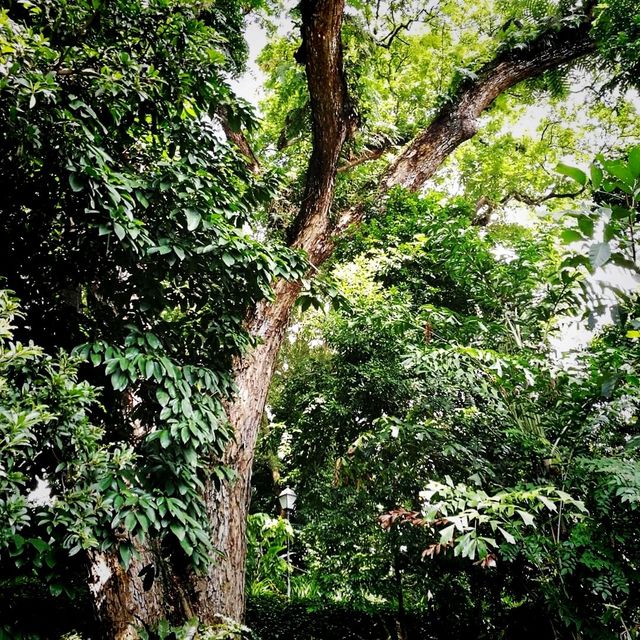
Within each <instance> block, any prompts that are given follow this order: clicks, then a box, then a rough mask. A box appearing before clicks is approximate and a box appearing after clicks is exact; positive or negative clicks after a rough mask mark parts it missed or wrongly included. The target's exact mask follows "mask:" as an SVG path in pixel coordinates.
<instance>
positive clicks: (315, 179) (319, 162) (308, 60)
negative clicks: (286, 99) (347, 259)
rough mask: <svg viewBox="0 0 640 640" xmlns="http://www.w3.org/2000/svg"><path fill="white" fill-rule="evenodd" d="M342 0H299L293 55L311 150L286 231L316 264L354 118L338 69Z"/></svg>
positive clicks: (322, 249) (324, 241) (323, 248)
mask: <svg viewBox="0 0 640 640" xmlns="http://www.w3.org/2000/svg"><path fill="white" fill-rule="evenodd" d="M343 11H344V0H303V2H302V3H301V4H300V12H301V14H302V46H301V48H300V51H299V52H298V55H297V59H298V61H301V62H303V63H304V64H305V66H306V73H307V84H308V86H309V101H310V105H311V113H312V131H313V151H312V153H311V158H310V159H309V167H308V169H307V181H306V187H305V192H304V196H303V199H302V204H301V206H300V211H299V213H298V216H297V217H296V219H295V221H294V223H293V226H292V228H291V230H290V232H289V241H290V243H291V245H292V246H294V247H296V248H299V249H303V250H305V251H306V252H307V254H308V256H309V260H310V262H311V264H313V265H317V264H320V263H321V262H322V261H323V260H324V259H325V258H326V257H327V255H328V252H330V251H331V248H330V245H329V244H328V241H330V227H331V221H330V217H329V210H330V208H331V203H332V201H333V194H334V189H335V178H336V173H337V168H338V159H339V157H340V152H341V151H342V147H343V145H344V143H345V141H346V140H347V139H348V138H349V136H351V135H352V133H353V131H354V130H355V128H356V126H357V123H358V119H357V116H356V114H355V110H354V109H353V105H352V103H351V101H350V100H349V94H348V91H347V84H346V81H345V78H344V73H343V62H342V41H341V37H340V30H341V27H342V18H343Z"/></svg>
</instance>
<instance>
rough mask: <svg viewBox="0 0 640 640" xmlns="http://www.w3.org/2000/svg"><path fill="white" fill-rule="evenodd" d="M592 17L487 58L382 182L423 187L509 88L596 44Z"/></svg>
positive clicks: (589, 50)
mask: <svg viewBox="0 0 640 640" xmlns="http://www.w3.org/2000/svg"><path fill="white" fill-rule="evenodd" d="M590 29H591V24H590V22H586V21H585V22H584V23H583V24H581V25H579V26H568V27H564V28H562V29H560V30H558V31H557V32H554V33H545V34H542V35H541V36H539V37H538V38H537V39H536V40H534V41H533V42H531V43H530V44H529V46H528V47H527V48H526V49H524V50H518V51H507V52H504V53H501V54H499V55H498V56H497V57H496V58H495V59H494V60H492V61H491V62H489V63H487V64H486V65H485V66H484V67H483V68H482V69H481V70H480V71H479V73H478V76H477V78H476V79H475V80H473V81H472V82H470V83H469V84H467V85H466V86H464V87H463V88H462V89H461V90H460V91H459V92H458V94H457V96H455V97H454V98H453V99H452V101H451V102H450V104H448V105H447V106H446V107H445V108H444V109H442V111H440V113H439V114H438V115H437V116H436V118H435V119H434V120H433V122H432V123H431V125H429V127H427V129H426V130H425V131H424V132H423V133H422V134H420V135H419V136H418V137H417V138H416V139H415V140H414V141H413V142H412V143H411V144H410V145H409V147H407V149H405V151H404V152H403V153H402V154H401V155H400V156H399V157H398V158H397V159H396V161H395V162H394V163H393V164H392V165H391V167H390V168H389V170H388V171H387V173H386V174H385V176H384V177H383V180H382V183H381V185H380V187H381V190H382V191H383V192H384V191H387V190H388V189H390V188H391V187H394V186H402V187H405V188H407V189H410V190H413V191H415V190H417V189H420V188H421V187H422V186H423V185H424V183H425V182H426V181H427V180H428V179H429V178H430V177H431V176H432V175H433V174H434V173H435V172H436V170H437V169H438V168H439V167H440V165H441V164H442V162H444V160H445V159H446V158H447V157H448V156H449V155H450V154H451V153H452V152H453V151H454V150H455V149H456V148H457V147H458V146H459V145H460V144H462V143H463V142H465V141H466V140H469V139H470V138H471V137H473V136H474V135H475V134H476V132H477V131H478V119H479V117H480V115H481V114H482V113H483V111H485V110H486V109H487V108H488V107H489V106H491V104H492V103H493V102H494V100H495V99H496V98H497V97H498V96H499V95H500V94H501V93H503V92H504V91H506V90H507V89H510V88H511V87H513V86H515V85H516V84H518V83H519V82H522V81H523V80H527V79H528V78H535V77H537V76H539V75H541V74H542V73H544V72H545V71H547V70H549V69H555V68H557V67H560V66H562V65H564V64H567V63H570V62H572V61H574V60H576V59H577V58H580V57H582V56H584V55H586V54H588V53H591V52H593V51H594V49H595V43H594V42H593V40H592V38H591V37H590V35H589V31H590Z"/></svg>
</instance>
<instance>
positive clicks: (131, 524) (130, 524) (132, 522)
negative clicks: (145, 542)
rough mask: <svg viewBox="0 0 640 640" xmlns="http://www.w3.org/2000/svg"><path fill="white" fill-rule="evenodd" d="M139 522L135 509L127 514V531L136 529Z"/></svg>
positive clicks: (125, 521) (125, 522)
mask: <svg viewBox="0 0 640 640" xmlns="http://www.w3.org/2000/svg"><path fill="white" fill-rule="evenodd" d="M137 524H138V520H137V518H136V514H135V513H133V511H130V512H129V513H128V514H127V517H126V518H125V519H124V527H125V529H127V531H134V530H135V528H136V526H137Z"/></svg>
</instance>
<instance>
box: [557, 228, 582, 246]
mask: <svg viewBox="0 0 640 640" xmlns="http://www.w3.org/2000/svg"><path fill="white" fill-rule="evenodd" d="M560 237H561V238H562V242H564V243H565V244H571V243H572V242H579V241H580V240H584V237H583V236H582V235H581V234H580V233H578V232H577V231H576V230H575V229H565V230H564V231H563V232H562V233H561V234H560Z"/></svg>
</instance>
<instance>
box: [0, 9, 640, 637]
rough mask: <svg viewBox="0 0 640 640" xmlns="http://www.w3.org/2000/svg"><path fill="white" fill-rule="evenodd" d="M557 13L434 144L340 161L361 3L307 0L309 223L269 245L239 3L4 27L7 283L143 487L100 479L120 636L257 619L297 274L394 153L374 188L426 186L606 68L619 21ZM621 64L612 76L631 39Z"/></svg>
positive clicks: (100, 560)
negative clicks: (249, 534) (125, 449)
mask: <svg viewBox="0 0 640 640" xmlns="http://www.w3.org/2000/svg"><path fill="white" fill-rule="evenodd" d="M527 4H528V3H518V2H511V3H505V7H506V9H505V12H506V13H505V12H503V13H499V14H497V15H496V16H495V18H503V17H504V16H505V15H506V16H507V17H508V16H509V15H510V14H509V11H512V12H513V11H515V12H516V13H517V12H518V11H520V13H522V9H523V7H524V6H525V5H527ZM534 4H538V3H534ZM544 4H545V7H546V9H547V10H548V15H546V17H545V19H544V20H540V21H535V20H529V22H528V26H529V28H524V29H514V27H513V24H521V23H520V22H519V21H517V20H514V18H513V17H512V18H508V20H507V22H506V23H505V25H504V26H503V27H502V29H497V30H494V31H495V33H501V34H503V35H504V34H505V33H506V34H507V35H508V37H504V38H503V39H502V42H501V44H500V46H497V42H496V43H494V44H493V46H490V45H491V42H489V44H488V45H487V46H486V47H485V49H484V51H483V59H484V60H486V62H484V64H481V65H479V66H477V68H475V69H474V70H473V72H470V73H467V74H466V75H463V76H460V75H459V76H458V77H457V79H456V80H455V81H454V82H453V85H452V88H451V90H450V92H449V94H448V95H447V96H446V99H444V100H443V101H442V106H440V108H432V109H431V111H430V112H429V110H428V109H426V107H425V111H426V112H427V113H429V116H428V120H427V118H425V119H424V121H419V124H420V126H419V128H418V129H417V130H412V129H411V127H409V128H407V130H406V131H405V132H403V135H404V138H403V139H400V140H398V139H397V138H393V137H390V138H387V139H385V140H384V141H383V142H382V143H378V144H376V145H368V146H367V145H364V147H363V148H361V149H359V153H357V154H355V153H351V152H350V153H349V154H348V155H347V154H345V145H347V144H351V143H352V141H353V140H354V137H355V135H356V133H357V131H358V128H359V127H360V126H361V125H362V115H361V114H360V113H359V111H358V96H357V91H356V90H354V91H353V92H352V93H350V88H351V86H352V84H353V83H350V79H349V78H348V76H347V75H346V72H345V63H344V56H345V52H344V50H343V37H344V34H345V29H346V25H345V3H344V0H315V1H314V0H303V2H302V3H301V4H300V7H299V12H300V13H299V17H300V25H301V42H300V44H299V46H298V47H297V50H296V51H295V60H296V62H297V64H299V65H301V66H302V68H303V69H304V74H305V78H306V94H307V100H306V103H307V104H306V111H305V113H307V114H308V116H309V118H310V134H311V135H310V140H309V141H308V144H309V149H310V153H309V156H308V163H307V166H306V169H305V172H304V181H303V187H302V189H301V192H300V193H299V194H298V195H299V197H298V198H297V199H296V201H297V202H298V203H299V207H298V209H297V211H296V213H295V215H293V216H292V220H291V222H290V224H288V225H287V229H286V230H285V232H284V233H274V234H273V237H272V236H271V235H270V234H268V233H267V236H268V237H267V239H266V240H264V236H265V232H264V229H263V228H262V227H268V226H269V221H268V220H267V219H266V217H262V218H261V217H260V216H259V215H256V213H255V212H256V211H260V208H261V206H262V203H264V202H265V201H268V199H269V197H270V196H271V195H272V193H273V189H274V181H273V180H271V179H270V176H269V175H261V174H260V166H259V163H258V162H257V160H256V158H255V156H254V154H253V152H252V151H251V149H250V146H249V144H248V143H247V139H246V136H245V135H243V133H242V129H243V126H244V128H245V129H247V128H249V127H250V126H251V125H252V118H251V115H250V113H249V111H248V110H247V108H246V106H245V105H243V103H242V102H241V101H239V100H238V99H237V98H236V97H235V96H234V95H233V93H232V91H231V90H230V88H229V86H228V81H227V78H228V77H229V75H230V74H233V73H236V72H237V71H238V69H240V68H241V66H242V63H243V55H244V53H243V52H244V49H243V45H242V39H241V26H242V14H243V10H244V9H245V7H243V6H241V5H240V3H234V2H213V3H209V4H205V5H201V4H200V3H198V2H173V1H172V0H154V1H152V2H144V3H143V2H135V1H133V0H119V1H117V2H113V3H109V2H100V1H94V2H77V3H75V4H74V5H73V6H72V7H68V6H67V3H64V2H58V1H55V0H50V1H49V2H45V3H43V4H42V6H38V5H32V4H30V3H18V2H16V3H9V5H8V8H7V9H5V10H4V11H3V12H2V13H1V14H0V30H1V31H0V35H1V36H2V41H3V45H4V46H3V49H2V53H1V54H0V56H1V57H0V62H1V63H2V69H3V77H2V80H1V82H2V84H1V85H0V101H1V102H0V108H1V109H2V114H3V125H2V131H1V134H2V138H1V143H2V150H3V157H2V185H3V192H4V193H5V194H6V196H5V202H4V203H3V210H2V230H3V234H4V238H5V239H4V240H3V243H4V245H5V246H4V249H3V251H4V250H5V249H6V251H5V254H6V255H7V256H9V259H10V260H9V263H8V264H7V265H6V267H5V268H4V275H5V276H6V277H7V280H8V283H9V286H10V287H11V288H13V289H14V290H16V292H17V293H18V295H19V296H20V297H21V298H22V299H23V302H24V305H25V311H26V313H27V317H28V320H29V326H30V327H31V330H32V332H33V333H34V334H35V335H37V336H38V338H39V339H38V342H39V343H40V344H42V345H43V346H45V347H48V348H55V349H57V348H60V347H64V348H69V349H70V348H73V347H76V346H77V345H78V344H79V343H81V342H84V343H87V344H86V346H85V347H84V348H83V349H81V351H80V352H81V354H84V355H85V356H86V357H87V359H88V361H89V362H91V363H92V364H93V365H94V367H95V369H93V370H91V369H89V368H87V373H86V375H87V376H88V377H89V378H90V379H91V380H97V381H99V382H106V383H108V385H109V390H108V391H105V396H104V404H105V407H106V408H107V411H105V414H104V416H102V420H103V421H104V423H105V424H106V425H108V427H109V429H108V438H109V439H110V440H111V441H112V442H114V443H117V442H120V441H122V440H126V441H128V442H130V443H132V444H133V445H134V447H135V449H136V451H137V452H138V454H139V456H140V458H139V464H138V467H137V468H138V472H137V474H134V475H133V476H132V477H131V478H130V479H127V480H126V481H124V480H122V479H120V478H118V477H116V476H113V477H110V478H107V479H105V482H104V485H103V486H104V491H105V492H107V495H108V500H109V503H108V506H109V507H110V508H111V515H112V517H113V520H112V521H111V523H110V526H107V527H106V532H105V533H104V535H103V537H102V538H101V539H100V540H97V541H96V544H87V558H88V561H89V563H90V565H91V571H92V575H93V582H92V584H91V588H92V591H93V593H94V597H95V602H96V606H97V609H98V613H99V615H100V616H101V617H102V619H103V620H104V622H105V629H107V630H108V631H107V633H108V634H109V635H111V636H113V637H118V638H120V637H128V636H131V635H133V634H134V629H135V627H136V626H138V625H150V626H153V625H154V624H155V623H157V621H158V620H159V619H161V618H165V617H169V618H172V619H174V620H176V621H179V620H184V619H187V618H190V617H191V616H192V615H197V616H198V617H199V618H200V619H202V620H204V621H205V622H213V621H215V620H216V617H217V616H218V615H222V616H228V617H230V618H233V619H236V620H237V619H240V618H241V617H242V613H243V606H244V564H245V553H246V542H245V527H246V515H247V511H248V506H249V497H250V482H251V467H252V463H253V457H254V450H255V444H256V438H257V434H258V430H259V426H260V423H261V419H262V415H263V410H264V406H265V401H266V397H267V392H268V389H269V384H270V380H271V377H272V374H273V371H274V367H275V364H276V359H277V356H278V352H279V350H280V347H281V345H282V341H283V339H284V337H285V333H286V329H287V326H288V322H289V319H290V316H291V312H292V309H293V306H294V304H295V301H296V299H297V298H298V296H299V294H300V292H301V290H302V288H303V280H304V279H305V278H303V277H302V276H303V275H304V273H303V272H304V271H305V270H307V273H308V276H313V274H315V273H316V272H317V270H318V268H319V267H320V266H321V265H322V264H323V263H324V262H325V261H326V260H327V259H328V258H329V256H330V255H331V254H332V251H333V247H334V243H335V241H336V238H337V237H338V236H339V235H340V234H341V233H342V232H344V230H345V229H347V228H348V227H349V226H351V225H353V224H358V222H359V221H360V220H361V219H362V217H363V216H364V214H365V210H366V207H365V206H364V204H363V202H358V201H357V200H354V199H353V198H351V199H350V200H349V203H348V205H349V206H346V207H344V208H340V210H336V209H337V207H335V206H334V198H335V192H336V181H337V178H338V174H339V173H344V172H345V171H348V170H349V169H350V168H352V167H356V166H358V165H359V164H361V163H363V162H366V161H368V160H376V159H379V158H381V157H382V156H383V155H384V153H385V152H386V151H393V152H394V154H393V159H392V161H391V162H390V163H389V164H388V166H387V167H386V168H384V169H383V170H382V171H381V172H379V173H378V178H377V185H376V186H375V187H374V189H373V191H374V193H375V194H376V195H377V196H378V197H381V196H383V195H384V194H385V193H386V192H387V191H389V189H391V188H392V187H395V186H401V187H404V188H406V189H409V190H414V191H416V190H420V189H421V188H422V187H423V186H424V185H425V183H426V182H427V181H428V180H429V178H431V177H432V176H433V175H434V173H435V172H436V171H437V169H438V168H439V167H440V166H441V165H442V163H443V162H444V161H445V160H446V158H447V157H448V156H449V155H450V154H451V153H452V152H453V151H454V150H455V149H456V148H457V147H458V146H459V145H461V144H462V143H463V142H465V141H466V140H469V139H470V138H472V137H473V136H474V135H475V134H476V133H477V131H478V130H479V126H480V118H481V116H482V114H483V113H484V112H485V111H486V110H487V109H489V108H490V107H491V105H492V104H493V103H494V101H495V100H496V99H497V98H498V97H499V96H500V95H501V94H503V93H504V92H506V91H508V90H509V89H511V88H512V87H514V86H515V85H517V84H518V83H521V82H523V81H526V80H530V79H535V78H539V77H541V76H542V75H543V74H545V73H546V72H549V71H551V70H557V69H563V68H565V67H567V66H568V65H571V64H572V63H574V62H575V61H576V60H579V59H581V58H583V57H584V56H587V55H590V54H593V53H594V52H595V51H596V40H595V38H594V35H593V28H594V27H593V25H594V21H597V22H596V27H597V28H598V29H599V32H598V33H599V35H598V37H600V38H601V39H604V38H606V37H607V34H609V35H610V34H611V33H617V32H618V31H619V30H622V29H623V26H620V20H619V16H618V15H617V13H616V14H615V15H612V17H611V19H610V20H609V21H608V22H607V20H605V19H604V18H603V15H602V14H600V13H598V12H597V10H596V8H595V4H596V3H595V2H592V1H588V0H587V1H585V2H560V3H558V6H556V5H555V4H554V3H544ZM430 5H431V3H426V4H425V5H424V6H422V5H420V4H419V3H418V5H416V6H414V5H411V6H409V3H407V6H406V7H404V10H403V11H401V13H402V14H403V15H401V16H399V17H397V19H396V21H395V22H393V24H392V27H391V29H390V31H389V33H388V36H386V37H385V38H383V39H382V40H378V43H377V45H376V46H379V47H380V48H381V50H388V49H389V48H390V47H392V46H395V44H397V41H398V40H397V39H398V38H399V37H400V36H401V35H402V34H403V33H404V30H406V29H407V28H408V27H409V26H410V25H411V24H412V23H413V22H414V21H415V20H416V19H417V18H420V17H423V16H424V15H432V14H434V13H436V14H437V11H436V10H435V9H434V8H433V7H432V6H430ZM364 6H365V13H366V14H367V15H369V14H370V13H371V11H367V10H366V4H365V5H364ZM465 6H466V3H462V5H461V7H462V9H464V8H465ZM514 7H515V9H514ZM630 7H631V9H634V8H633V3H631V5H630ZM360 9H362V7H360ZM635 10H636V11H637V9H635ZM614 13H615V12H614ZM378 17H379V16H378ZM509 20H511V22H509ZM365 22H366V21H365ZM532 24H533V25H534V26H533V27H532ZM525 26H526V25H525ZM632 35H633V34H632ZM621 41H622V40H621ZM627 41H628V38H627ZM624 53H625V51H622V54H624ZM291 54H292V55H293V50H292V51H291ZM604 54H605V55H606V56H607V59H608V60H609V61H610V63H611V68H612V71H613V72H614V73H615V72H616V71H617V69H616V68H615V65H616V64H617V62H618V60H619V58H620V55H622V54H621V51H620V47H617V46H616V45H615V43H613V44H611V43H609V45H608V47H607V48H605V50H604ZM626 68H628V67H625V69H626ZM420 127H421V128H420ZM116 132H117V134H116ZM224 133H226V136H225V135H224ZM285 138H286V136H285ZM407 138H408V140H407ZM403 141H404V142H405V143H406V144H405V146H403V147H399V148H392V143H394V142H395V143H398V144H400V143H402V142H403ZM230 143H231V144H230ZM284 144H285V145H286V139H285V141H284ZM350 151H352V150H350ZM242 155H244V156H246V158H244V159H243V157H242ZM363 200H364V199H363ZM229 427H230V429H229ZM230 432H231V433H232V434H233V435H232V436H231V437H229V433H230ZM52 469H55V466H54V467H52ZM54 473H55V471H54ZM214 551H215V553H214Z"/></svg>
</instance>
